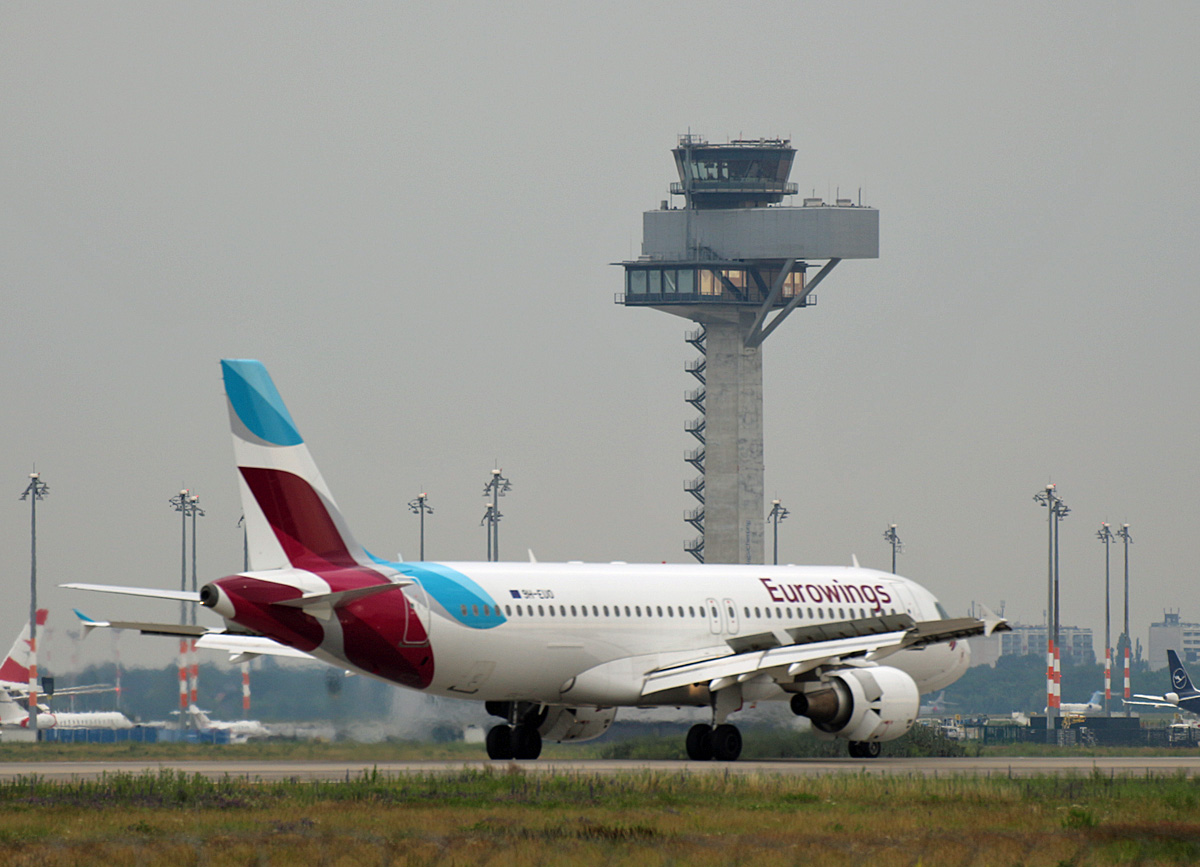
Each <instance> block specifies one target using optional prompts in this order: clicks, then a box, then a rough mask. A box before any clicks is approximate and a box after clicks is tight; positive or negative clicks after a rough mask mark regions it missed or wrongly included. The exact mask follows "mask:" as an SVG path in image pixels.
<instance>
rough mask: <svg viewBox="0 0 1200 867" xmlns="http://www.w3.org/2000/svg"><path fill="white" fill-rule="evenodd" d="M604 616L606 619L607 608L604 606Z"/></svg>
mask: <svg viewBox="0 0 1200 867" xmlns="http://www.w3.org/2000/svg"><path fill="white" fill-rule="evenodd" d="M604 616H605V617H608V606H607V605H605V606H604Z"/></svg>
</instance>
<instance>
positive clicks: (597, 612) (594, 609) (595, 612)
mask: <svg viewBox="0 0 1200 867" xmlns="http://www.w3.org/2000/svg"><path fill="white" fill-rule="evenodd" d="M604 613H605V614H607V613H608V612H607V611H605V612H604ZM592 616H593V617H599V616H600V609H599V608H597V607H596V606H595V605H593V606H592Z"/></svg>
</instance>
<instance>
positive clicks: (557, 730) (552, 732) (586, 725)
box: [538, 707, 617, 744]
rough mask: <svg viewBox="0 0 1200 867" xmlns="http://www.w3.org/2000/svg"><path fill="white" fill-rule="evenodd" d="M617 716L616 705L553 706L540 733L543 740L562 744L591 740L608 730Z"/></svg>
mask: <svg viewBox="0 0 1200 867" xmlns="http://www.w3.org/2000/svg"><path fill="white" fill-rule="evenodd" d="M616 718H617V709H616V708H615V707H600V708H596V707H552V708H549V709H548V710H547V713H546V719H545V721H544V722H543V723H542V724H541V725H540V726H538V733H539V734H540V735H541V736H542V740H544V741H554V742H556V743H560V744H561V743H566V742H577V741H590V740H592V739H593V738H598V737H600V735H602V734H604V733H605V732H606V731H608V727H609V726H611V725H612V724H613V720H615V719H616Z"/></svg>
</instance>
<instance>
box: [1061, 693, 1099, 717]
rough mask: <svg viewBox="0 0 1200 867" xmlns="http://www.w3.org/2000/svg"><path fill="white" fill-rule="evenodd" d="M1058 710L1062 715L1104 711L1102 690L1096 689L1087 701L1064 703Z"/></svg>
mask: <svg viewBox="0 0 1200 867" xmlns="http://www.w3.org/2000/svg"><path fill="white" fill-rule="evenodd" d="M1058 709H1059V710H1060V711H1061V712H1062V713H1097V712H1099V711H1102V710H1104V690H1102V689H1098V690H1096V691H1095V692H1093V693H1092V697H1091V698H1089V699H1088V700H1087V701H1064V702H1062V703H1061V704H1060V705H1059V706H1058Z"/></svg>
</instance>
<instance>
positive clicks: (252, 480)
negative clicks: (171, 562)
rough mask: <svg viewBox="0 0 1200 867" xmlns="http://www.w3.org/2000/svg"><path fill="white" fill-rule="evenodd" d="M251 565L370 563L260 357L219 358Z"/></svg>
mask: <svg viewBox="0 0 1200 867" xmlns="http://www.w3.org/2000/svg"><path fill="white" fill-rule="evenodd" d="M221 372H222V375H223V377H224V381H225V396H226V398H227V400H228V403H229V422H230V426H231V428H232V430H233V451H234V457H235V458H236V460H237V466H238V476H239V478H238V484H239V487H240V488H241V493H242V508H243V510H244V515H245V519H246V541H247V547H248V551H249V558H250V568H251V569H252V570H254V571H259V570H266V569H285V568H288V567H289V566H290V567H294V568H297V569H307V570H309V571H312V572H323V571H329V570H331V569H340V568H347V567H350V568H352V567H355V566H364V565H369V564H370V559H369V558H368V556H367V554H366V552H365V551H364V550H363V549H362V547H361V546H360V545H359V544H358V543H357V542H356V541H355V540H354V536H353V535H352V534H351V533H350V530H349V527H348V526H347V525H346V522H345V520H344V519H343V518H342V514H341V512H340V511H339V510H338V507H337V504H336V503H335V502H334V500H333V495H332V494H330V492H329V488H328V487H327V486H326V484H325V480H324V479H323V478H322V477H321V472H320V470H318V469H317V465H316V464H315V463H314V462H313V459H312V457H311V456H310V455H309V452H308V446H306V445H305V444H304V440H303V438H302V437H301V436H300V432H299V430H298V429H297V428H296V423H295V422H294V421H292V417H291V414H290V413H289V412H288V410H287V407H286V406H285V405H284V402H283V398H282V397H280V395H279V391H278V390H277V389H276V388H275V383H274V382H273V381H272V380H271V375H270V374H269V373H267V369H266V367H265V366H263V364H262V362H260V361H254V360H251V359H223V360H222V361H221Z"/></svg>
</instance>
